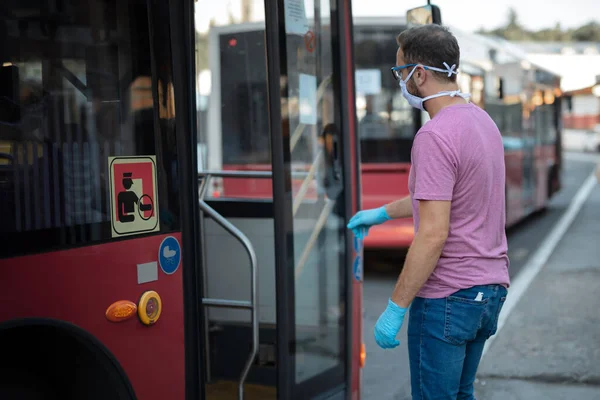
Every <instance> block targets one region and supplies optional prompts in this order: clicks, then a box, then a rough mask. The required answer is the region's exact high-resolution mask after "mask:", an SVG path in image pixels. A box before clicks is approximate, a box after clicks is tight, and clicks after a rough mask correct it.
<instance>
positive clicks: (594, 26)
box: [477, 8, 600, 42]
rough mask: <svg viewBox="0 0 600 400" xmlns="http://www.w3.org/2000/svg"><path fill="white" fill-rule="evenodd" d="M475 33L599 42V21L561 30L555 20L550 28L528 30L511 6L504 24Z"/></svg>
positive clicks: (550, 40) (517, 39)
mask: <svg viewBox="0 0 600 400" xmlns="http://www.w3.org/2000/svg"><path fill="white" fill-rule="evenodd" d="M477 33H481V34H484V35H493V36H499V37H502V38H504V39H506V40H514V41H542V42H546V41H548V42H600V23H598V22H597V21H590V22H588V23H587V24H585V25H583V26H581V27H579V28H575V29H564V30H563V29H562V28H561V26H560V23H558V22H557V23H556V24H555V25H554V27H552V28H545V29H541V30H539V31H529V30H527V29H525V28H524V27H523V26H522V25H521V24H520V23H519V18H518V15H517V12H516V11H515V9H513V8H511V9H509V10H508V16H507V22H506V25H505V26H502V27H500V28H496V29H492V30H489V31H487V30H485V29H480V30H479V31H478V32H477Z"/></svg>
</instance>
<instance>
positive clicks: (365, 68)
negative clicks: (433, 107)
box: [354, 19, 417, 163]
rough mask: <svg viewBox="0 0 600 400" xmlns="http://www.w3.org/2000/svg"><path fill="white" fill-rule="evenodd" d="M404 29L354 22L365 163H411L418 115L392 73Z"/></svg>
mask: <svg viewBox="0 0 600 400" xmlns="http://www.w3.org/2000/svg"><path fill="white" fill-rule="evenodd" d="M403 29H404V28H403V27H402V26H398V25H394V26H385V25H382V24H375V23H373V22H369V20H368V19H365V20H363V21H361V20H359V19H357V20H355V24H354V57H355V62H356V113H357V119H358V129H359V135H360V143H361V162H363V163H396V162H410V149H411V147H412V141H413V138H414V136H415V133H416V132H417V127H416V124H417V121H416V118H415V116H416V115H417V114H416V112H415V111H414V109H413V108H412V107H411V106H410V105H409V104H408V102H407V101H406V99H404V97H403V96H402V93H401V92H400V88H399V87H398V81H396V80H395V79H394V77H393V76H392V74H391V72H390V68H391V67H393V66H394V65H395V61H396V60H395V54H396V51H397V50H398V45H397V44H396V41H395V40H394V38H395V37H396V35H397V34H398V33H399V32H401V31H402V30H403Z"/></svg>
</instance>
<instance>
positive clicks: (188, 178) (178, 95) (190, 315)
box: [147, 0, 205, 400]
mask: <svg viewBox="0 0 600 400" xmlns="http://www.w3.org/2000/svg"><path fill="white" fill-rule="evenodd" d="M147 1H148V4H152V3H156V2H157V1H160V0H147ZM168 7H169V28H170V33H171V35H170V36H171V37H170V46H171V62H172V68H173V89H174V97H175V110H176V112H175V123H176V126H177V131H176V141H177V152H178V159H179V163H178V167H179V187H180V189H181V196H180V201H181V212H182V213H187V215H185V217H183V216H181V217H180V221H181V241H182V249H183V252H184V257H183V258H182V269H183V306H184V307H183V310H184V311H183V312H184V346H185V398H186V399H189V400H192V399H194V400H196V399H203V398H204V397H205V396H204V379H202V367H201V366H202V360H204V357H205V354H204V348H203V346H202V345H201V343H202V342H201V340H202V332H203V326H202V325H203V324H202V321H203V315H204V309H203V307H201V305H200V299H201V295H202V292H201V289H202V287H203V282H202V271H200V270H199V269H198V265H199V264H198V261H199V260H201V259H202V254H201V249H200V246H198V243H199V240H200V212H199V208H198V174H197V172H196V171H197V168H196V164H197V156H196V152H197V131H196V112H195V110H196V93H195V87H196V85H195V83H196V77H195V70H196V67H195V40H196V39H195V38H196V36H195V34H196V33H195V28H194V0H184V1H178V0H169V6H168Z"/></svg>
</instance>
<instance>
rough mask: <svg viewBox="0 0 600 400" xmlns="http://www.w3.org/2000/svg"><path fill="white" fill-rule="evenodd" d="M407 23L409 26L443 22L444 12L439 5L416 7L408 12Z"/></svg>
mask: <svg viewBox="0 0 600 400" xmlns="http://www.w3.org/2000/svg"><path fill="white" fill-rule="evenodd" d="M406 23H407V24H408V26H414V25H428V24H437V25H441V24H442V13H441V12H440V8H439V7H438V6H434V5H431V4H428V5H426V6H423V7H416V8H412V9H410V10H408V11H407V12H406Z"/></svg>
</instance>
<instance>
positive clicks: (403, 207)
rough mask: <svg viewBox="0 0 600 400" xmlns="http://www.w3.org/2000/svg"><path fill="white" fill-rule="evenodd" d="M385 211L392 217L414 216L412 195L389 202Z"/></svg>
mask: <svg viewBox="0 0 600 400" xmlns="http://www.w3.org/2000/svg"><path fill="white" fill-rule="evenodd" d="M385 211H386V212H387V214H388V215H389V217H390V218H392V219H396V218H409V217H412V214H413V211H412V202H411V200H410V196H406V197H404V198H402V199H400V200H396V201H394V202H392V203H389V204H387V205H386V206H385Z"/></svg>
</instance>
